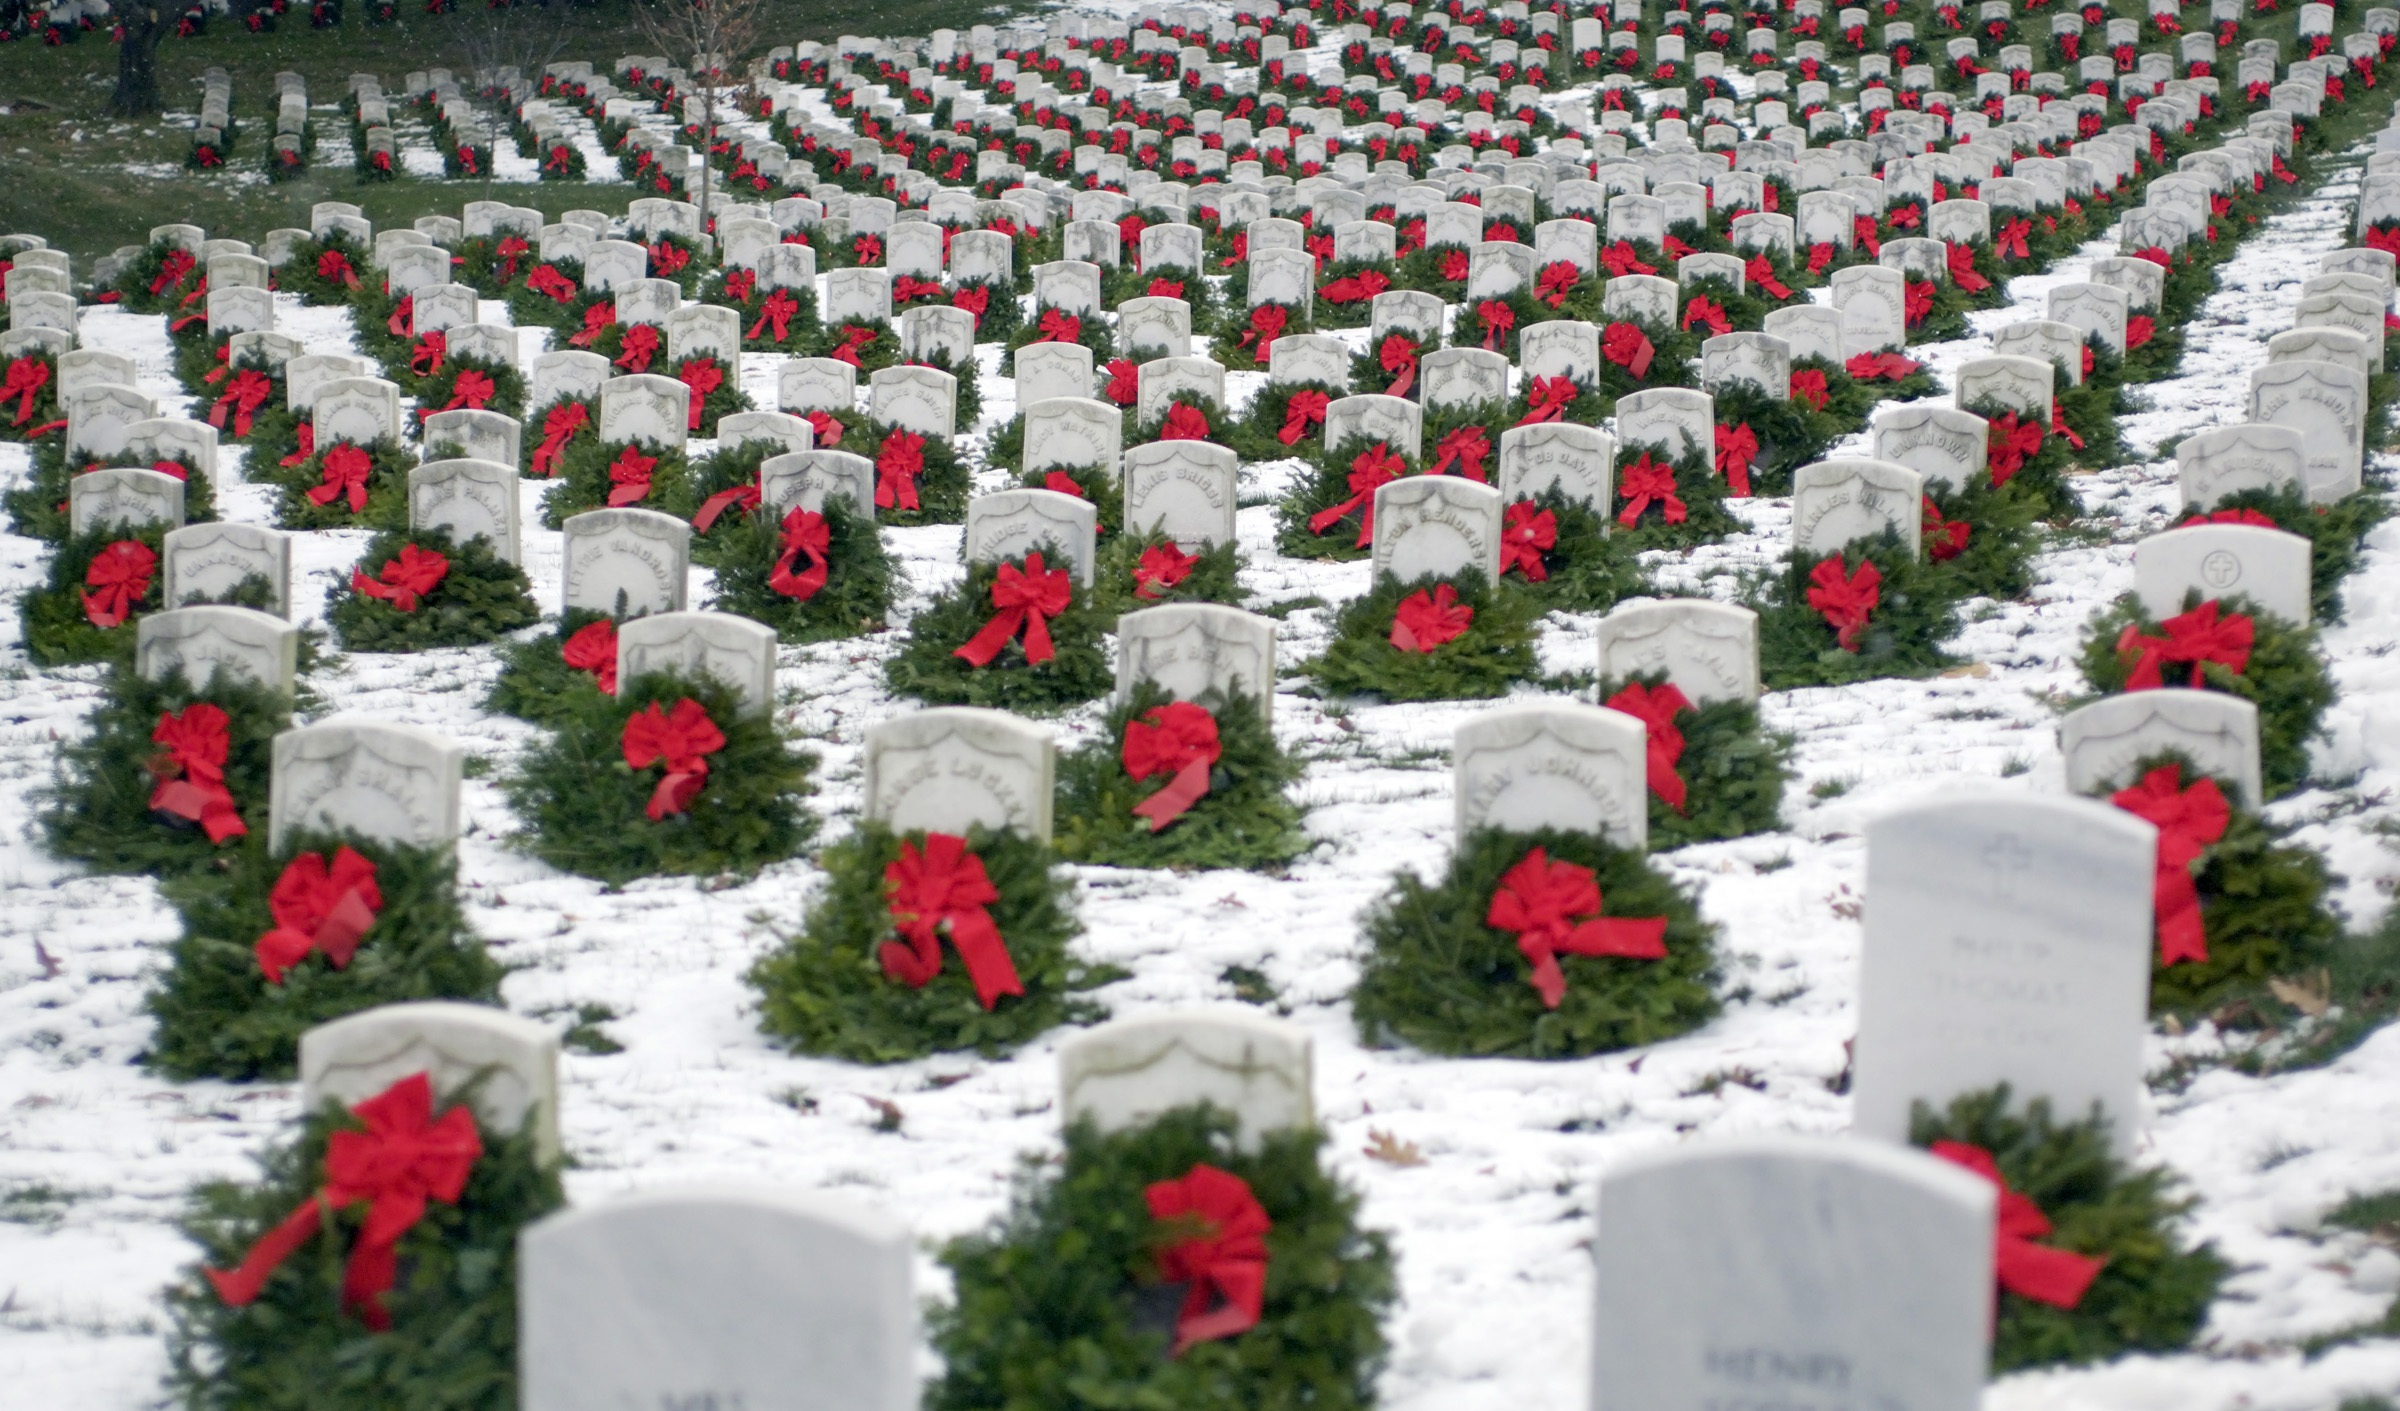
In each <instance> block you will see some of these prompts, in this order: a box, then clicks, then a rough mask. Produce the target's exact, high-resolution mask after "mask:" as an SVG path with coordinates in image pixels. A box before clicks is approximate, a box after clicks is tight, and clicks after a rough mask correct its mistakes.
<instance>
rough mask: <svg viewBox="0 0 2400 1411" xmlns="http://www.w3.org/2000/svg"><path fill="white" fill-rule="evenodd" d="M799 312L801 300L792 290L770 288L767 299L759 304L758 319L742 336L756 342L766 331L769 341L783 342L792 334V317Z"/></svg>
mask: <svg viewBox="0 0 2400 1411" xmlns="http://www.w3.org/2000/svg"><path fill="white" fill-rule="evenodd" d="M799 312H800V301H799V300H798V299H795V298H793V297H792V291H790V290H789V289H770V290H768V291H767V301H766V302H765V303H764V304H762V305H760V306H759V310H758V318H757V320H756V321H755V322H753V323H752V324H751V325H750V328H749V331H747V332H745V333H744V334H742V337H744V338H746V339H749V340H750V341H752V342H756V341H757V340H758V336H759V335H760V334H761V333H764V334H766V335H767V339H768V341H769V342H773V343H781V342H782V341H783V340H784V339H786V338H788V337H790V336H791V331H792V319H793V317H794V316H795V315H797V314H798V313H799Z"/></svg>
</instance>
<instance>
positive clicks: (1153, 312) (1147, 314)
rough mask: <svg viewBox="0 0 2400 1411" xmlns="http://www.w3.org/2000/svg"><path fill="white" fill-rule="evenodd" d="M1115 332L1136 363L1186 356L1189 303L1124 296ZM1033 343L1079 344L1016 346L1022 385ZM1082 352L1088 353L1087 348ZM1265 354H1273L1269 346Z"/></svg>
mask: <svg viewBox="0 0 2400 1411" xmlns="http://www.w3.org/2000/svg"><path fill="white" fill-rule="evenodd" d="M1117 333H1118V335H1119V336H1120V337H1121V338H1122V339H1123V340H1124V345H1125V350H1126V353H1127V355H1128V356H1130V357H1132V358H1133V359H1134V360H1135V361H1136V362H1143V361H1147V360H1149V359H1151V358H1182V357H1189V356H1191V351H1192V306H1191V305H1190V304H1189V303H1187V302H1185V301H1184V300H1182V299H1168V298H1140V299H1127V300H1126V301H1125V302H1124V303H1122V304H1119V305H1118V306H1117ZM1034 346H1044V347H1071V346H1080V345H1077V344H1042V345H1029V346H1027V347H1024V348H1020V349H1018V350H1017V368H1018V373H1017V375H1018V378H1019V385H1020V386H1021V385H1023V378H1024V365H1025V355H1026V354H1027V353H1029V352H1031V351H1032V350H1033V347H1034ZM1084 351H1085V352H1086V353H1089V352H1090V349H1085V350H1084ZM1268 356H1269V357H1272V356H1274V354H1273V350H1272V349H1270V350H1269V352H1268ZM1087 390H1088V383H1087Z"/></svg>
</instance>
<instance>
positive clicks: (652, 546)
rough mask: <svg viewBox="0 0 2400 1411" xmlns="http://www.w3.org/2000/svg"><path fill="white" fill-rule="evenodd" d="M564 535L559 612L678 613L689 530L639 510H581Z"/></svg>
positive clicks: (688, 557) (686, 569) (680, 523)
mask: <svg viewBox="0 0 2400 1411" xmlns="http://www.w3.org/2000/svg"><path fill="white" fill-rule="evenodd" d="M559 527H560V528H561V529H562V530H564V531H565V533H566V542H565V545H564V550H565V557H566V563H565V567H564V569H563V571H562V572H561V574H560V580H559V581H560V587H561V590H562V597H561V600H560V601H561V607H562V608H563V610H565V611H567V612H573V611H575V610H576V609H578V608H582V609H588V610H590V611H593V612H605V613H609V614H611V615H615V616H625V615H634V616H639V615H642V614H645V613H654V612H678V611H681V610H682V608H683V603H684V592H685V585H686V580H688V579H689V578H690V576H691V557H692V526H690V525H689V524H686V523H684V522H683V521H682V520H680V519H677V518H676V517H675V516H673V515H671V514H661V513H659V512H658V511H657V510H644V509H601V510H585V511H584V512H583V513H581V514H577V515H569V516H568V517H567V520H566V522H565V523H564V524H562V525H560V526H559Z"/></svg>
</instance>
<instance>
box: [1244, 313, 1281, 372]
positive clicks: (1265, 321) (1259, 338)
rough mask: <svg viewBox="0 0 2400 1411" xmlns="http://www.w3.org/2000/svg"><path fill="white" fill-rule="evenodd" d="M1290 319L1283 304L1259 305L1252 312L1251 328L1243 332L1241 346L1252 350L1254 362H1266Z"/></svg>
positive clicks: (1251, 354)
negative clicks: (1270, 350)
mask: <svg viewBox="0 0 2400 1411" xmlns="http://www.w3.org/2000/svg"><path fill="white" fill-rule="evenodd" d="M1290 317H1291V315H1290V313H1289V312H1287V311H1286V310H1285V309H1284V307H1283V305H1281V304H1261V305H1259V306H1258V307H1257V308H1255V309H1252V310H1251V311H1250V326H1249V327H1248V328H1247V329H1244V330H1243V331H1242V338H1241V343H1240V345H1239V346H1241V347H1244V348H1249V349H1250V356H1251V358H1252V360H1253V361H1260V362H1263V361H1265V360H1266V359H1267V356H1268V350H1269V349H1270V348H1272V347H1274V345H1275V340H1276V339H1278V338H1280V337H1282V336H1283V325H1284V323H1285V321H1286V320H1288V319H1289V318H1290ZM1253 344H1256V346H1255V347H1253V346H1252V345H1253Z"/></svg>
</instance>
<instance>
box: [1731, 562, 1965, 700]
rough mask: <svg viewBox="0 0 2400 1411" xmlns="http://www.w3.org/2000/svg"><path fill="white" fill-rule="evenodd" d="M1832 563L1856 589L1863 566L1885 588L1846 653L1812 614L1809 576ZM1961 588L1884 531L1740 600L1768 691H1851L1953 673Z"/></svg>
mask: <svg viewBox="0 0 2400 1411" xmlns="http://www.w3.org/2000/svg"><path fill="white" fill-rule="evenodd" d="M1827 560H1836V561H1838V562H1839V565H1840V571H1841V572H1842V574H1843V576H1844V578H1845V579H1846V580H1848V581H1852V582H1855V581H1856V579H1857V577H1858V575H1859V572H1860V565H1861V562H1862V560H1863V561H1864V562H1867V563H1872V564H1874V566H1875V570H1876V573H1877V574H1878V575H1879V577H1880V580H1881V581H1880V582H1879V583H1878V584H1877V585H1876V592H1877V602H1876V604H1875V606H1874V607H1873V608H1872V609H1871V610H1870V611H1869V612H1868V615H1867V620H1866V625H1865V626H1864V628H1863V629H1861V630H1859V631H1858V632H1856V633H1855V634H1854V638H1853V639H1854V641H1855V643H1856V646H1857V649H1856V650H1849V649H1847V648H1845V647H1843V646H1842V644H1841V639H1840V629H1838V628H1836V627H1834V626H1833V625H1832V624H1831V623H1830V622H1828V621H1827V620H1826V617H1825V614H1824V613H1823V612H1821V611H1819V610H1818V609H1817V608H1814V607H1811V606H1810V605H1809V601H1808V594H1809V590H1810V588H1812V587H1814V586H1817V585H1815V584H1814V583H1813V582H1812V581H1811V579H1810V574H1811V573H1812V572H1813V571H1814V570H1815V569H1816V568H1817V567H1818V566H1819V565H1820V564H1821V563H1824V562H1826V561H1827ZM1963 586H1964V585H1962V584H1961V583H1960V582H1959V581H1958V575H1955V574H1951V573H1947V572H1944V571H1941V570H1939V569H1937V568H1936V567H1935V566H1934V565H1932V564H1929V563H1927V562H1925V561H1924V560H1923V559H1922V558H1921V557H1919V556H1918V555H1916V554H1912V553H1910V552H1909V550H1908V546H1907V545H1905V544H1903V543H1902V542H1901V541H1900V536H1899V534H1898V533H1897V532H1896V531H1894V530H1891V529H1886V530H1884V531H1883V533H1882V534H1880V535H1878V536H1877V537H1876V538H1873V539H1859V540H1853V541H1852V542H1850V543H1849V544H1846V545H1844V546H1843V547H1842V549H1841V551H1840V552H1839V553H1838V554H1830V555H1811V556H1808V557H1806V558H1802V557H1800V556H1796V555H1787V556H1786V559H1785V562H1784V565H1783V566H1782V567H1781V568H1778V569H1770V570H1767V571H1766V572H1764V573H1761V574H1755V575H1751V576H1750V577H1749V581H1748V582H1746V583H1745V584H1744V590H1743V594H1742V597H1743V600H1744V602H1745V604H1746V605H1747V606H1748V607H1750V608H1751V609H1752V610H1753V611H1755V612H1757V614H1758V664H1759V671H1760V676H1761V679H1762V681H1763V682H1764V683H1765V685H1766V686H1767V688H1768V689H1769V690H1775V691H1781V690H1788V689H1791V688H1793V687H1797V686H1847V685H1850V684H1851V683H1853V682H1858V681H1873V680H1876V679H1878V678H1882V677H1895V676H1896V677H1913V676H1931V675H1933V674H1934V673H1935V672H1937V671H1941V670H1943V669H1945V668H1947V667H1950V666H1953V665H1956V661H1955V659H1953V658H1952V657H1951V656H1950V655H1949V654H1948V653H1946V652H1944V651H1943V650H1942V645H1941V644H1942V643H1944V642H1946V641H1948V640H1950V638H1951V637H1953V636H1955V635H1956V634H1957V632H1958V604H1959V600H1960V594H1961V592H1962V591H1963Z"/></svg>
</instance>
